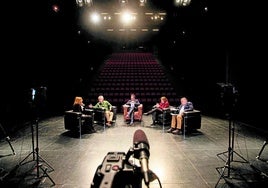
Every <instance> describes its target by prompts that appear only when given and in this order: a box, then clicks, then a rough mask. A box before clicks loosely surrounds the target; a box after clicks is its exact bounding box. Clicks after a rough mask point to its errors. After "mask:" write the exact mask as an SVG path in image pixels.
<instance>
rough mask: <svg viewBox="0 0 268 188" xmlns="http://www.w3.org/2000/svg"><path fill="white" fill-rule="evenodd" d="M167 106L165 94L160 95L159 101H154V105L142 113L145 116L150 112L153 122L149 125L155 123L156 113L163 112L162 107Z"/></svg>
mask: <svg viewBox="0 0 268 188" xmlns="http://www.w3.org/2000/svg"><path fill="white" fill-rule="evenodd" d="M168 107H169V102H168V99H167V98H166V97H165V96H162V97H161V98H160V103H156V105H154V106H153V108H152V109H151V110H150V111H148V112H146V113H144V115H146V116H148V115H149V114H152V120H153V123H152V124H151V126H154V125H155V124H156V122H157V117H158V115H159V114H161V113H163V109H165V108H168Z"/></svg>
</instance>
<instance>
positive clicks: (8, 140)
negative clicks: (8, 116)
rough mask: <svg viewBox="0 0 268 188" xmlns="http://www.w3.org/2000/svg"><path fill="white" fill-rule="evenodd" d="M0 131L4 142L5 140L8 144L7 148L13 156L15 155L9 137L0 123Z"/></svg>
mask: <svg viewBox="0 0 268 188" xmlns="http://www.w3.org/2000/svg"><path fill="white" fill-rule="evenodd" d="M0 129H1V131H2V133H3V135H4V137H5V140H6V141H7V142H8V144H9V146H10V148H11V150H12V153H13V155H16V153H15V150H14V148H13V146H12V145H11V142H10V137H9V136H8V135H7V133H6V131H5V129H4V127H3V126H2V124H1V123H0Z"/></svg>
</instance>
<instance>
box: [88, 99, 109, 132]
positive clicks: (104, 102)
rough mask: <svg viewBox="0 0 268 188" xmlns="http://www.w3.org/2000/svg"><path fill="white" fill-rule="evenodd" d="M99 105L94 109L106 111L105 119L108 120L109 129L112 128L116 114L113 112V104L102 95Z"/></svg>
mask: <svg viewBox="0 0 268 188" xmlns="http://www.w3.org/2000/svg"><path fill="white" fill-rule="evenodd" d="M98 101H99V102H98V103H97V104H95V105H94V106H93V108H103V109H105V118H106V121H107V123H106V125H107V126H108V127H111V126H112V121H113V116H114V113H113V111H112V107H113V106H112V104H111V103H110V102H109V101H107V100H104V97H103V96H102V95H100V96H98ZM90 107H92V105H90Z"/></svg>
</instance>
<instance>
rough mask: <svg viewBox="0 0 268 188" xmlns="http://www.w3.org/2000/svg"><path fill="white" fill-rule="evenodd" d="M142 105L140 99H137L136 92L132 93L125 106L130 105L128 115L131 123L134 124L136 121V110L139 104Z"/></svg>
mask: <svg viewBox="0 0 268 188" xmlns="http://www.w3.org/2000/svg"><path fill="white" fill-rule="evenodd" d="M139 105H140V101H139V100H138V99H136V96H135V94H134V93H132V94H131V95H130V99H129V100H128V101H127V102H126V103H125V104H124V106H128V107H129V109H128V113H127V117H130V122H129V125H133V123H134V112H135V110H137V109H138V106H139Z"/></svg>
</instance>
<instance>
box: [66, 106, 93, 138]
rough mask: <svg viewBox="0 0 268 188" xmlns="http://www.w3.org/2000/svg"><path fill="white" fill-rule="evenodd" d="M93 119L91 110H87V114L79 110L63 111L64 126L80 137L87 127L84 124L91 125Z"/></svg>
mask: <svg viewBox="0 0 268 188" xmlns="http://www.w3.org/2000/svg"><path fill="white" fill-rule="evenodd" d="M93 119H94V113H93V111H88V114H82V113H81V112H74V111H73V110H68V111H65V112H64V128H65V129H66V130H70V131H71V132H72V133H74V134H75V135H80V137H81V134H82V133H83V132H84V131H87V130H88V128H89V126H86V125H87V124H88V123H92V125H93Z"/></svg>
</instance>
